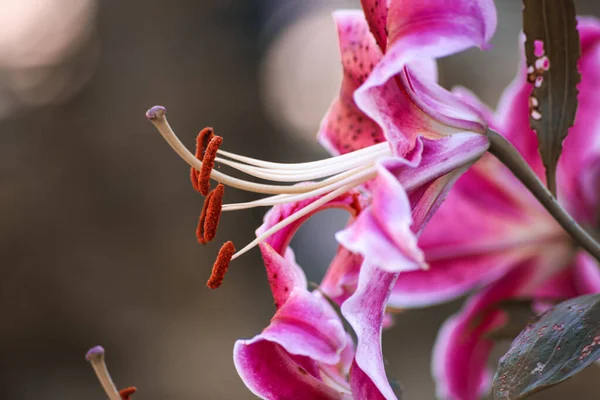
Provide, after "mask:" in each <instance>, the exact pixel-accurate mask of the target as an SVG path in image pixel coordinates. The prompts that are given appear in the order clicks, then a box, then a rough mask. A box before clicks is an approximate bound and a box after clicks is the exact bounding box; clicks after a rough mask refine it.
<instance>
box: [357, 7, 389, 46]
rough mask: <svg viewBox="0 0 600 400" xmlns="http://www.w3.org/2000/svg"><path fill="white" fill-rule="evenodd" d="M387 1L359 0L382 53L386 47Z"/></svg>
mask: <svg viewBox="0 0 600 400" xmlns="http://www.w3.org/2000/svg"><path fill="white" fill-rule="evenodd" d="M388 2H389V0H361V1H360V3H361V5H362V9H363V10H364V13H365V16H366V18H367V21H368V23H369V28H370V30H371V33H372V34H373V36H374V37H375V39H376V41H377V44H378V45H379V48H380V49H381V52H382V53H385V49H386V47H387V38H388V34H387V26H386V25H387V17H388Z"/></svg>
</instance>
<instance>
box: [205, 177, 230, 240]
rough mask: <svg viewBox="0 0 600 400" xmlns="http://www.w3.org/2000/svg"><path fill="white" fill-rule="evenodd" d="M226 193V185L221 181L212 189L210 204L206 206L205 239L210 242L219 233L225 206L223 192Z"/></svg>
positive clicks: (208, 199)
mask: <svg viewBox="0 0 600 400" xmlns="http://www.w3.org/2000/svg"><path fill="white" fill-rule="evenodd" d="M224 193H225V186H223V184H221V183H219V184H218V185H217V187H216V188H215V189H214V190H212V191H211V192H210V193H209V195H210V198H207V199H206V201H207V202H208V206H207V208H206V216H205V219H204V241H205V242H210V241H211V240H213V239H214V238H215V235H216V234H217V227H218V226H219V218H220V217H221V211H222V208H223V194H224Z"/></svg>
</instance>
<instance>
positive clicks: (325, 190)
mask: <svg viewBox="0 0 600 400" xmlns="http://www.w3.org/2000/svg"><path fill="white" fill-rule="evenodd" d="M146 117H147V118H148V120H150V122H152V124H153V125H154V126H155V127H156V128H157V129H158V131H159V132H160V134H161V135H162V136H163V137H164V139H165V140H166V141H167V143H169V145H170V146H171V147H172V148H173V150H174V151H175V152H176V153H177V154H178V155H179V156H180V157H181V158H182V159H183V160H184V161H185V162H187V163H188V164H189V165H190V167H191V168H192V172H191V177H192V185H193V186H194V188H196V189H198V190H199V191H200V192H201V193H202V194H205V195H209V196H210V198H207V199H206V201H205V204H204V207H203V211H202V214H201V216H200V220H199V224H198V229H197V236H198V241H199V242H200V243H206V242H208V241H210V240H212V239H213V238H214V235H215V233H216V227H217V224H218V221H219V215H220V213H221V211H233V210H241V209H247V208H253V207H262V206H272V205H276V204H282V203H290V202H297V201H301V200H306V199H309V198H312V197H317V196H323V197H321V198H319V199H317V200H315V201H314V202H312V203H311V204H309V205H307V206H306V207H304V208H302V209H300V210H299V211H297V212H295V213H294V214H292V215H290V216H288V217H287V218H285V219H283V220H282V221H280V222H279V223H278V224H276V225H275V226H273V227H271V229H269V230H267V231H266V232H263V233H262V234H260V235H259V236H258V237H257V238H256V239H255V240H253V241H252V242H251V243H249V244H248V245H247V246H245V247H244V248H242V249H241V250H239V251H238V252H234V250H232V249H233V243H231V245H228V243H230V242H228V243H226V244H225V245H224V246H223V247H222V248H221V251H220V252H219V257H218V258H217V262H216V263H215V265H214V268H213V276H211V279H210V280H209V284H208V286H209V287H218V286H219V285H220V284H221V282H222V276H221V275H224V272H223V273H220V272H219V271H224V270H226V269H227V268H226V264H229V261H231V260H234V259H236V258H237V257H239V256H241V255H242V254H244V253H245V252H247V251H248V250H250V249H251V248H253V247H254V246H256V245H258V244H260V243H261V242H262V241H264V240H265V239H267V238H268V237H269V236H271V235H272V234H273V233H275V232H277V231H278V230H280V229H282V228H284V227H285V226H287V225H289V224H291V223H292V222H294V221H296V220H297V219H299V218H302V217H303V216H305V215H308V214H309V213H311V212H313V211H314V210H316V209H318V208H319V207H321V206H323V205H324V204H326V203H327V202H329V201H331V200H334V199H335V198H337V197H339V196H340V195H342V194H344V193H346V192H348V191H350V190H352V189H353V188H355V187H357V186H360V185H362V184H363V183H365V182H367V181H369V180H371V179H373V178H374V177H375V176H376V173H377V172H376V168H375V165H376V162H377V161H378V160H379V159H380V158H382V157H387V156H391V155H392V151H391V148H390V146H389V144H388V143H385V142H384V143H378V144H375V145H372V146H370V147H366V148H364V149H361V150H357V151H355V152H352V153H347V154H344V155H340V156H337V157H331V158H328V159H325V160H319V161H310V162H304V163H296V164H292V163H275V162H269V161H263V160H258V159H254V158H251V157H246V156H241V155H238V154H234V153H230V152H227V151H224V150H220V149H219V146H220V145H221V143H222V138H221V137H220V136H215V135H214V133H213V131H212V129H210V128H205V129H203V130H202V131H201V132H200V134H199V135H198V138H197V141H196V143H197V149H196V155H194V154H192V153H191V152H190V151H189V150H188V149H187V148H186V147H185V146H184V145H183V144H182V143H181V141H180V140H179V139H178V138H177V136H176V135H175V133H174V132H173V130H172V129H171V127H170V126H169V123H168V122H167V119H166V110H165V108H164V107H161V106H155V107H152V108H151V109H150V110H148V112H147V113H146ZM215 164H222V165H226V166H229V167H231V168H233V169H235V170H237V171H240V172H242V173H244V174H247V175H250V176H252V177H254V178H257V179H261V180H266V181H273V182H290V183H295V184H294V185H279V184H266V183H258V182H251V181H247V180H244V179H240V178H235V177H232V176H229V175H227V174H224V173H222V172H220V171H217V170H215V168H214V167H215ZM195 171H196V172H195ZM197 171H199V172H197ZM209 177H210V178H212V179H214V180H215V181H217V182H219V183H220V185H219V186H220V187H222V188H223V189H224V186H230V187H234V188H237V189H242V190H245V191H248V192H254V193H261V194H268V195H272V196H268V197H264V198H262V199H259V200H254V201H250V202H246V203H235V204H226V205H222V193H223V192H222V190H223V189H220V191H219V193H220V195H219V196H218V197H217V198H216V196H215V194H214V193H215V191H213V192H210V194H209V187H210V186H209V183H208V179H209ZM314 179H321V180H320V181H313V180H314ZM211 204H213V205H212V206H211ZM219 276H221V277H220V278H219Z"/></svg>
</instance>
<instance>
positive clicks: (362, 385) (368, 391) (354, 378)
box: [350, 362, 386, 400]
mask: <svg viewBox="0 0 600 400" xmlns="http://www.w3.org/2000/svg"><path fill="white" fill-rule="evenodd" d="M350 387H351V388H352V395H353V396H354V398H355V399H369V400H378V399H385V398H386V397H385V396H384V395H383V394H381V392H380V391H379V388H378V387H377V386H375V384H374V383H373V381H372V380H371V378H370V377H369V375H367V374H365V371H363V370H362V369H360V367H359V366H358V364H356V362H354V363H353V364H352V369H351V370H350Z"/></svg>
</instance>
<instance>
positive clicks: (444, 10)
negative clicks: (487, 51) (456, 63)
mask: <svg viewBox="0 0 600 400" xmlns="http://www.w3.org/2000/svg"><path fill="white" fill-rule="evenodd" d="M496 24H497V16H496V8H495V6H494V1H493V0H421V1H413V0H394V1H392V2H391V4H390V9H389V16H388V32H389V39H388V40H389V43H390V47H391V46H393V45H395V44H396V43H398V42H400V41H404V40H406V39H407V38H411V39H413V40H415V41H417V42H420V43H421V45H422V46H423V47H430V46H431V47H436V48H438V47H447V50H445V53H442V54H439V55H437V57H441V56H445V55H450V54H454V53H456V52H460V51H462V50H466V49H468V48H469V47H472V46H479V47H485V45H486V43H487V42H489V40H490V39H491V38H492V36H493V34H494V31H495V30H496Z"/></svg>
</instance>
